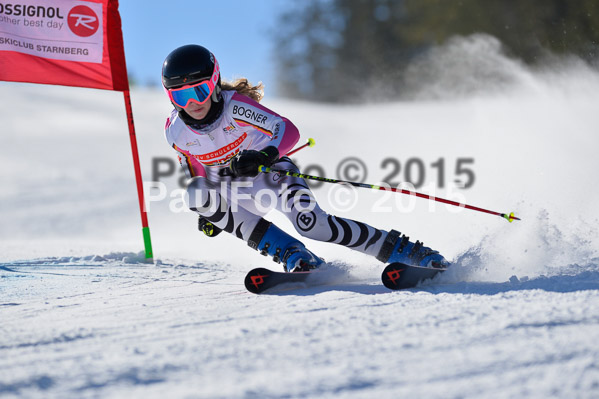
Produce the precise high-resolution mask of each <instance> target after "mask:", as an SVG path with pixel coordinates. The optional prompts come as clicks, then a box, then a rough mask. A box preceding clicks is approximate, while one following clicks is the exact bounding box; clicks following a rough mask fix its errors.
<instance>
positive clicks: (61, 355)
mask: <svg viewBox="0 0 599 399" xmlns="http://www.w3.org/2000/svg"><path fill="white" fill-rule="evenodd" d="M431 57H432V58H431V59H430V60H428V62H427V64H426V65H427V66H428V68H431V70H432V72H433V73H432V74H431V75H432V76H436V77H437V78H436V79H430V80H428V81H427V82H428V84H427V85H426V86H420V87H419V89H418V90H414V91H413V92H411V99H410V100H404V101H400V102H395V103H387V104H375V103H373V104H370V105H360V106H358V105H352V106H350V105H347V106H333V105H325V104H311V103H302V102H296V101H289V100H285V101H283V100H276V99H272V98H269V97H268V90H267V97H266V99H265V100H264V101H263V103H264V105H266V106H267V107H270V108H272V109H274V110H276V111H277V112H279V113H281V114H283V115H285V116H287V117H288V118H290V119H291V120H292V121H294V122H295V124H296V125H297V126H298V127H299V129H300V131H301V133H302V136H303V138H305V139H307V138H308V137H313V138H314V139H315V140H316V143H317V144H316V146H315V147H314V148H311V149H305V150H302V151H301V152H300V153H298V154H297V155H295V156H294V158H295V159H296V160H297V162H298V164H299V165H300V167H301V168H302V169H304V170H309V171H310V173H312V174H319V172H320V171H324V173H325V174H326V175H327V176H330V177H338V176H337V173H339V174H340V176H339V177H342V178H343V177H355V178H356V179H360V180H364V181H366V182H369V183H378V182H380V181H383V180H389V181H391V182H393V183H398V182H404V181H408V180H411V181H413V182H418V179H419V177H420V176H422V175H423V176H424V177H423V178H422V181H421V182H419V183H422V184H418V186H419V187H418V190H419V191H422V192H426V193H430V194H432V195H437V196H440V197H446V198H450V199H454V200H458V201H463V202H466V203H469V204H472V205H475V206H480V207H483V208H489V209H492V210H495V211H500V212H511V211H513V212H515V213H516V215H517V216H519V217H521V218H522V221H519V222H518V221H517V222H514V223H508V222H507V221H506V220H504V219H501V218H499V217H496V216H491V215H486V214H482V213H478V212H474V211H470V210H464V209H451V208H448V207H447V206H445V205H441V204H435V203H433V202H429V201H425V200H422V199H415V198H410V197H406V196H401V195H391V194H385V193H381V192H374V191H372V192H371V191H367V190H362V191H356V192H353V193H352V192H339V191H335V190H332V189H333V188H337V186H328V187H327V186H322V187H319V188H315V195H316V196H317V198H318V199H319V202H320V204H321V206H322V207H323V208H324V209H326V210H327V211H329V212H331V213H333V214H338V215H342V216H345V217H350V218H352V219H356V220H361V221H364V222H367V223H370V224H372V225H374V226H376V227H379V228H383V229H391V228H393V229H396V230H400V231H402V232H403V233H405V234H407V235H409V236H410V237H411V238H412V239H419V240H422V241H424V242H425V243H426V244H427V245H429V246H432V247H433V248H435V249H438V250H439V251H441V252H442V253H443V254H445V256H446V257H447V258H449V259H451V260H452V261H453V262H454V265H453V266H452V268H451V269H450V270H449V271H448V272H446V273H445V274H444V275H442V276H440V277H439V278H437V279H436V280H435V281H433V282H427V283H424V284H423V285H422V286H420V287H418V288H416V289H411V290H406V291H401V292H389V291H388V290H387V289H385V288H384V287H383V286H382V284H380V280H379V274H380V271H381V270H382V264H380V263H378V262H377V261H376V260H373V259H371V258H368V257H366V256H364V255H360V254H356V253H354V252H352V251H351V250H349V249H347V248H342V247H339V246H334V245H332V244H324V243H319V242H314V241H310V240H305V242H306V243H307V245H308V246H309V247H310V248H311V249H312V250H313V251H315V252H316V253H318V254H319V255H320V256H322V257H324V258H325V259H326V260H327V261H328V262H329V263H330V266H329V267H331V268H333V269H335V270H336V271H337V272H338V273H337V275H338V277H337V278H336V279H335V280H334V281H332V282H330V283H329V284H328V285H325V286H318V287H295V289H292V290H284V291H279V292H273V293H271V295H262V296H256V295H252V294H249V293H247V292H246V291H245V289H244V287H243V277H244V275H245V273H246V272H247V271H248V270H249V269H250V268H252V267H258V266H260V267H264V266H266V267H273V268H279V267H280V266H279V265H276V264H274V263H272V262H271V261H270V260H268V259H266V258H264V257H262V256H260V255H259V254H258V253H256V252H254V251H253V250H251V249H250V248H249V247H247V245H245V244H244V243H242V242H240V241H239V240H238V239H236V238H234V237H230V236H227V235H226V234H221V235H220V236H218V237H217V238H214V239H210V238H207V237H205V236H203V235H202V234H201V233H199V232H198V231H197V227H196V223H197V220H196V217H195V216H194V214H192V213H190V212H188V211H185V209H184V205H183V203H182V202H181V198H180V196H179V194H180V185H179V180H180V177H181V175H180V173H179V171H178V170H177V171H176V172H175V173H174V174H172V175H170V176H167V177H160V179H159V180H160V183H162V184H164V186H163V187H162V189H159V188H157V187H158V186H156V187H155V188H150V181H151V180H152V174H153V166H154V168H155V167H157V165H158V166H159V171H162V172H165V171H166V170H167V167H168V164H167V162H168V160H170V161H175V160H176V156H175V154H174V153H173V151H172V150H171V149H170V148H169V147H168V145H167V143H166V141H165V140H164V138H163V131H162V129H163V126H164V122H165V119H166V116H167V115H168V113H169V112H170V104H169V103H168V100H167V99H166V97H165V95H164V93H162V92H161V91H159V90H150V89H136V90H134V91H133V92H132V101H133V112H134V116H135V123H136V129H137V139H138V145H139V151H140V157H141V166H142V173H143V176H144V180H145V181H146V182H148V185H147V187H146V196H147V198H148V199H149V201H148V207H149V219H150V227H151V233H152V241H153V246H154V253H155V259H154V263H152V264H148V263H144V262H143V256H140V255H139V251H141V250H142V249H143V247H142V239H141V227H140V217H139V212H138V208H137V194H136V189H135V181H134V176H133V170H132V161H131V151H130V145H129V137H128V132H127V125H126V117H125V113H124V107H123V100H122V95H121V94H120V93H111V92H103V91H96V90H87V89H77V88H65V87H49V86H37V85H25V84H6V83H3V84H1V85H0V90H1V91H2V93H3V94H2V96H1V98H0V115H1V120H2V125H3V129H2V134H1V135H0V176H1V181H2V189H1V191H0V203H1V204H2V206H1V207H0V220H1V223H0V321H1V322H0V397H3V398H4V397H6V398H20V397H27V398H122V397H136V398H137V397H140V398H141V397H143V398H163V397H176V398H196V397H197V398H235V397H245V398H282V397H285V398H288V397H305V398H366V397H380V398H391V397H394V398H395V397H432V398H480V397H497V398H503V397H505V398H509V397H538V398H541V397H543V398H545V397H564V398H565V397H577V398H593V397H598V396H599V349H598V348H599V346H598V345H597V337H599V255H598V254H599V233H598V230H597V227H596V226H597V222H598V218H599V184H598V179H597V177H596V176H595V174H596V171H597V170H599V158H598V157H597V155H596V152H597V148H598V145H599V136H598V131H597V129H598V126H599V112H598V104H599V73H597V71H594V70H592V69H589V68H588V67H586V66H584V65H583V64H581V63H579V62H577V61H576V60H566V61H563V60H562V61H560V62H556V64H555V65H554V66H552V67H548V68H546V69H544V70H542V71H532V70H530V69H528V68H527V67H525V66H523V65H521V64H519V63H518V62H515V61H512V60H509V59H508V58H506V57H504V56H503V55H502V54H501V52H500V51H499V50H498V48H497V46H496V43H495V42H493V41H492V40H489V39H488V38H484V37H483V38H480V37H479V38H473V39H471V40H466V41H462V42H460V41H455V42H453V43H450V45H448V46H447V47H446V48H443V49H441V50H440V51H439V53H437V54H433V55H432V56H431ZM467 60H470V61H468V62H467ZM450 61H452V62H450ZM485 62H490V63H489V64H485ZM437 64H442V65H451V66H452V67H451V68H449V70H450V71H453V72H452V73H447V70H448V69H447V68H446V69H443V68H438V69H435V68H436V66H438V65H437ZM225 67H226V66H223V68H225ZM431 70H428V71H427V70H426V68H424V67H421V68H415V69H414V70H412V71H410V73H411V74H415V75H417V74H418V73H430V72H431ZM435 71H437V72H438V73H436V72H435ZM444 71H445V72H444ZM481 71H482V72H481ZM483 72H484V73H483ZM267 89H268V88H267ZM348 158H354V161H353V162H356V161H355V159H356V158H357V159H358V160H359V161H361V163H362V164H363V165H364V166H365V168H366V169H367V173H366V174H365V173H364V170H361V169H360V166H359V165H361V164H360V162H357V163H353V164H351V163H350V164H348V163H347V162H350V161H348ZM161 159H162V160H161ZM164 159H167V160H166V161H165V160H164ZM464 159H466V160H468V161H464ZM440 160H441V161H440ZM460 160H461V161H460ZM432 164H435V165H436V166H432ZM348 165H349V166H348ZM397 165H399V166H400V170H399V172H398V173H395V172H396V169H395V167H396V166H397ZM408 165H410V166H409V167H408ZM421 167H422V169H420V168H421ZM318 168H320V170H319V169H318ZM465 169H468V170H469V172H464V170H465ZM406 170H409V172H407V174H406ZM456 181H457V182H456ZM465 183H468V186H469V187H468V188H463V187H460V185H464V184H465ZM269 218H270V219H271V220H273V221H275V222H277V223H278V224H279V225H280V226H281V227H283V228H285V229H287V230H288V231H290V229H292V226H291V224H290V223H289V222H288V221H287V220H285V218H284V217H282V216H281V215H276V214H272V215H269ZM294 234H296V233H295V232H294ZM296 235H297V234H296ZM297 236H298V237H299V235H297Z"/></svg>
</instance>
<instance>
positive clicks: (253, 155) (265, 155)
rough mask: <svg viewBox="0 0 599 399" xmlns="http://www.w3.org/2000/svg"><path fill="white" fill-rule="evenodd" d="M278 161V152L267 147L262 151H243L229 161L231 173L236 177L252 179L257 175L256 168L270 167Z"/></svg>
mask: <svg viewBox="0 0 599 399" xmlns="http://www.w3.org/2000/svg"><path fill="white" fill-rule="evenodd" d="M277 159H279V150H278V149H277V148H276V147H273V146H268V147H266V148H264V149H263V150H262V151H256V150H243V151H241V152H240V153H239V154H237V155H236V156H235V158H233V160H232V161H231V166H230V169H231V172H233V174H234V175H235V176H237V177H254V176H257V175H258V167H259V166H260V165H264V166H266V167H269V166H271V165H272V164H273V163H275V162H276V161H277Z"/></svg>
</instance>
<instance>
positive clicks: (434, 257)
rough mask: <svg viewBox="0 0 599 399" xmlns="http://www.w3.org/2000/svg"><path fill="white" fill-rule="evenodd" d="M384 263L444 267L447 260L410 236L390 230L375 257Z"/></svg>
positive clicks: (446, 265) (446, 264) (447, 264)
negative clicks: (411, 239) (413, 240)
mask: <svg viewBox="0 0 599 399" xmlns="http://www.w3.org/2000/svg"><path fill="white" fill-rule="evenodd" d="M376 258H377V259H378V260H380V261H381V262H384V263H394V262H400V263H405V264H407V265H411V266H422V267H434V268H446V267H448V266H449V262H448V261H447V260H445V258H444V257H443V256H442V255H441V254H440V253H439V251H434V250H432V249H430V248H429V247H425V246H424V244H423V243H421V242H420V241H416V242H415V243H414V242H412V241H410V237H407V236H406V235H402V234H401V233H400V232H399V231H395V230H391V231H390V232H389V233H388V234H387V237H385V242H383V246H382V247H381V250H380V251H379V254H378V255H377V257H376Z"/></svg>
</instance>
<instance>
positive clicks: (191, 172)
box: [172, 144, 206, 179]
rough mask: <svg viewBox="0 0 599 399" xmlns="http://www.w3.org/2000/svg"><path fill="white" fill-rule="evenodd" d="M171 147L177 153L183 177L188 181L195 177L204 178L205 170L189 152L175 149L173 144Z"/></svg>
mask: <svg viewBox="0 0 599 399" xmlns="http://www.w3.org/2000/svg"><path fill="white" fill-rule="evenodd" d="M172 146H173V148H174V149H175V150H176V151H177V152H178V155H179V163H180V164H181V167H182V168H183V170H184V171H185V175H186V176H187V178H188V179H191V178H193V177H197V176H201V177H206V169H204V165H202V164H201V163H200V161H198V160H197V159H195V158H194V157H193V156H191V154H189V152H187V151H184V150H182V149H180V148H179V147H177V146H176V145H175V144H173V145H172Z"/></svg>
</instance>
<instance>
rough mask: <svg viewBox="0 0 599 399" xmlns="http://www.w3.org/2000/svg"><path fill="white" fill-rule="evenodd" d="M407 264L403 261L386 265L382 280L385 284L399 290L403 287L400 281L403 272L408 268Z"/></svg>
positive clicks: (391, 288)
mask: <svg viewBox="0 0 599 399" xmlns="http://www.w3.org/2000/svg"><path fill="white" fill-rule="evenodd" d="M406 268H407V266H406V265H404V264H403V263H391V264H390V265H387V267H385V270H383V274H382V275H381V280H382V281H383V285H384V286H385V287H387V288H389V289H390V290H399V289H400V288H402V287H401V284H400V281H401V276H402V273H403V272H404V271H405V270H406Z"/></svg>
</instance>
